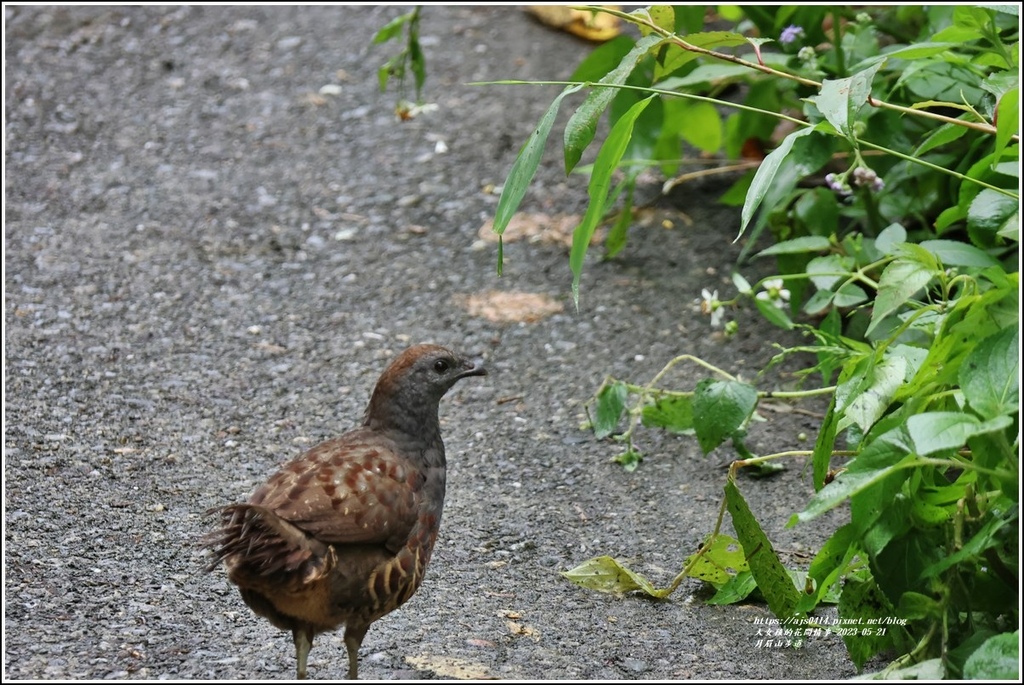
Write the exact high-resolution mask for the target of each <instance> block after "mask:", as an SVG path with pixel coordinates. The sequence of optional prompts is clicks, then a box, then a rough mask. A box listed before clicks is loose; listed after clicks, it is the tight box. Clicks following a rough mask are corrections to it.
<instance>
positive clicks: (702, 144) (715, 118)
mask: <svg viewBox="0 0 1024 685" xmlns="http://www.w3.org/2000/svg"><path fill="white" fill-rule="evenodd" d="M684 102H686V107H684V108H683V111H682V113H681V115H680V116H681V117H682V119H681V120H680V124H682V126H681V130H680V133H681V135H682V138H683V140H685V141H686V142H687V143H689V144H690V145H692V146H694V147H695V148H697V149H698V150H701V151H703V152H707V153H715V152H718V151H719V150H720V149H721V147H722V135H723V133H722V115H721V114H719V113H718V109H716V108H715V106H714V105H712V104H711V103H710V102H691V101H684Z"/></svg>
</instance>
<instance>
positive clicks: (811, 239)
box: [755, 235, 832, 257]
mask: <svg viewBox="0 0 1024 685" xmlns="http://www.w3.org/2000/svg"><path fill="white" fill-rule="evenodd" d="M830 247H832V243H830V242H829V239H828V238H826V237H824V236H817V235H806V236H801V237H799V238H793V239H792V240H783V241H782V242H780V243H775V244H774V245H772V246H771V247H769V248H766V249H764V250H761V251H760V252H758V253H757V255H755V256H757V257H767V256H769V255H775V254H797V253H803V252H824V251H826V250H828V249H829V248H830Z"/></svg>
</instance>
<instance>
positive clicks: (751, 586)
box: [705, 571, 757, 606]
mask: <svg viewBox="0 0 1024 685" xmlns="http://www.w3.org/2000/svg"><path fill="white" fill-rule="evenodd" d="M756 589H757V581H756V580H754V574H752V573H751V572H750V571H743V572H742V573H737V574H736V575H735V576H732V577H731V578H729V580H727V581H726V582H725V583H724V584H723V585H722V586H721V587H719V588H718V591H717V592H715V594H714V595H712V596H711V599H709V600H707V601H706V602H705V604H711V605H713V606H727V605H729V604H736V603H737V602H742V601H743V600H745V599H746V598H747V597H749V596H750V594H751V593H752V592H753V591H754V590H756Z"/></svg>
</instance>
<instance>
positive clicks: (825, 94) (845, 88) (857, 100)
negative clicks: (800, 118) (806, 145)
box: [808, 62, 882, 142]
mask: <svg viewBox="0 0 1024 685" xmlns="http://www.w3.org/2000/svg"><path fill="white" fill-rule="evenodd" d="M881 66H882V63H881V62H879V63H878V64H874V65H872V66H870V67H868V68H867V69H865V70H864V71H861V72H859V73H856V74H854V75H853V76H849V77H847V78H843V79H838V80H831V79H825V80H824V81H823V82H822V84H821V92H820V93H818V95H815V96H813V97H810V98H808V100H810V101H811V102H812V103H814V106H815V107H817V108H818V111H819V112H821V113H822V115H824V117H825V119H827V120H828V122H829V123H830V124H832V126H834V127H835V129H836V130H837V131H839V132H840V133H842V135H843V136H844V137H845V138H846V139H847V140H849V141H851V142H854V141H856V138H857V136H856V134H855V133H854V130H853V124H854V122H855V121H856V120H857V114H858V113H859V112H860V108H861V107H863V106H864V104H865V103H866V102H867V101H868V96H869V95H870V94H871V81H872V80H873V79H874V78H875V74H876V73H877V72H878V70H879V69H880V68H881Z"/></svg>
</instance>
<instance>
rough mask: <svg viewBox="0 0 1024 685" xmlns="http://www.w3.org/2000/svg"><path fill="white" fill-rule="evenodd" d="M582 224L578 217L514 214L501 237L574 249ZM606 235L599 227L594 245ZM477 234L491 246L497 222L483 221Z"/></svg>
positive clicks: (505, 239) (494, 237)
mask: <svg viewBox="0 0 1024 685" xmlns="http://www.w3.org/2000/svg"><path fill="white" fill-rule="evenodd" d="M579 223H580V216H579V214H555V215H554V216H552V215H550V214H545V213H543V212H518V213H516V214H513V215H512V219H510V220H509V222H508V226H506V227H505V232H504V233H502V234H501V236H502V240H503V241H504V242H506V243H514V242H516V241H517V240H527V241H529V242H531V243H544V244H545V245H562V246H563V247H572V232H573V230H574V229H575V228H576V227H577V226H578V225H579ZM606 233H607V231H605V230H604V229H601V228H598V230H596V231H594V237H593V238H591V240H590V242H591V244H593V243H599V242H602V241H603V240H604V238H605V234H606ZM477 235H478V236H479V237H480V239H481V240H485V241H487V242H489V243H496V242H498V234H497V233H495V232H494V220H493V219H488V220H487V221H486V222H484V225H483V226H481V227H480V230H479V231H477Z"/></svg>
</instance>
